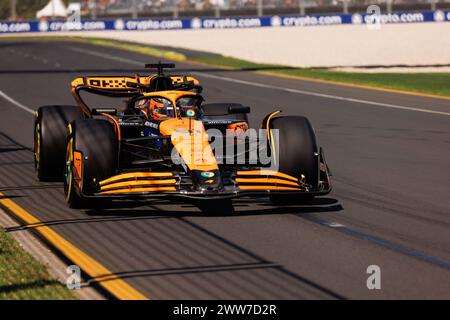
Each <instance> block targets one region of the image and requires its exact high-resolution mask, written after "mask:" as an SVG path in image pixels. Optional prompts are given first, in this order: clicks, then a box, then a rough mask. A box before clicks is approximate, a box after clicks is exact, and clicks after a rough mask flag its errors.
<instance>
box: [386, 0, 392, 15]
mask: <svg viewBox="0 0 450 320" xmlns="http://www.w3.org/2000/svg"><path fill="white" fill-rule="evenodd" d="M386 10H387V12H388V13H392V0H386Z"/></svg>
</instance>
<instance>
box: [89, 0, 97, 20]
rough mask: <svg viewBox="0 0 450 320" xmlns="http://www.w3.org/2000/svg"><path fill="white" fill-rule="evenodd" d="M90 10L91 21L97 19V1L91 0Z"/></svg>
mask: <svg viewBox="0 0 450 320" xmlns="http://www.w3.org/2000/svg"><path fill="white" fill-rule="evenodd" d="M89 9H90V10H91V19H92V20H95V19H97V0H89Z"/></svg>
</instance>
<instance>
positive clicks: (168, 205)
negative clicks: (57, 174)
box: [85, 197, 344, 218]
mask: <svg viewBox="0 0 450 320" xmlns="http://www.w3.org/2000/svg"><path fill="white" fill-rule="evenodd" d="M343 209H344V208H343V206H342V204H341V203H340V202H339V201H338V200H337V199H335V198H331V197H323V198H317V199H315V200H314V201H312V202H310V203H306V204H286V205H273V204H272V203H271V202H270V201H269V200H268V199H265V198H258V199H239V200H234V201H233V204H232V205H228V204H227V203H221V202H217V201H214V200H211V201H190V202H186V201H179V200H178V202H174V201H168V200H166V201H159V202H155V201H151V202H140V203H135V202H131V203H130V202H113V203H109V204H105V205H104V206H102V207H98V208H95V209H89V210H86V211H85V213H86V214H87V215H89V216H93V217H94V216H124V217H130V216H136V217H143V216H147V217H156V216H164V217H178V218H180V217H189V216H192V217H196V216H197V217H198V216H211V217H213V216H214V217H239V216H256V215H273V214H302V213H326V212H338V211H342V210H343Z"/></svg>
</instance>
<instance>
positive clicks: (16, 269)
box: [0, 229, 75, 300]
mask: <svg viewBox="0 0 450 320" xmlns="http://www.w3.org/2000/svg"><path fill="white" fill-rule="evenodd" d="M5 299H8V300H11V299H26V300H36V299H40V300H61V299H65V300H68V299H75V297H74V295H73V294H72V293H71V292H70V291H69V289H67V288H66V287H65V286H63V285H62V284H61V283H60V282H58V281H57V280H55V279H53V278H52V277H51V276H50V275H49V273H48V271H47V269H46V268H45V266H44V265H42V264H41V263H40V262H38V261H37V260H36V259H34V258H33V257H32V256H31V255H30V254H29V253H27V252H26V251H25V250H23V249H22V248H21V247H20V245H19V244H18V242H17V241H15V240H14V239H13V238H12V237H10V236H9V235H7V234H6V233H5V232H4V231H3V230H2V229H0V300H5Z"/></svg>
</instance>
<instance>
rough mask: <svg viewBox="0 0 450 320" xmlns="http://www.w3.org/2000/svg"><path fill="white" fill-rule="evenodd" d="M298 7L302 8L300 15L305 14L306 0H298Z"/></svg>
mask: <svg viewBox="0 0 450 320" xmlns="http://www.w3.org/2000/svg"><path fill="white" fill-rule="evenodd" d="M298 7H299V8H300V15H302V16H304V15H305V0H298Z"/></svg>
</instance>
